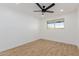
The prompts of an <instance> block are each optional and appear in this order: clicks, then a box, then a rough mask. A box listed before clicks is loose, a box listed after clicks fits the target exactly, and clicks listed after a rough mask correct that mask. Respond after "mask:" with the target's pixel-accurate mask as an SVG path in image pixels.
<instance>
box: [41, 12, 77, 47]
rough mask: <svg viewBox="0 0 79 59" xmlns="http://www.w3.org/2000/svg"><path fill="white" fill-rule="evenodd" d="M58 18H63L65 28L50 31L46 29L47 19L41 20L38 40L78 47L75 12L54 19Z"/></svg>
mask: <svg viewBox="0 0 79 59" xmlns="http://www.w3.org/2000/svg"><path fill="white" fill-rule="evenodd" d="M58 18H64V21H65V28H64V29H52V30H50V29H47V23H46V21H47V20H49V19H42V20H41V25H40V26H41V31H40V35H41V36H40V38H44V39H49V40H54V41H60V42H65V43H71V44H76V45H79V43H78V42H79V40H78V39H77V11H73V12H71V13H68V14H65V15H63V16H59V17H56V19H58ZM50 19H55V18H50Z"/></svg>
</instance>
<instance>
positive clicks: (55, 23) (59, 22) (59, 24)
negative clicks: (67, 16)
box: [47, 18, 64, 29]
mask: <svg viewBox="0 0 79 59" xmlns="http://www.w3.org/2000/svg"><path fill="white" fill-rule="evenodd" d="M47 27H48V29H55V28H64V18H61V19H55V20H48V21H47Z"/></svg>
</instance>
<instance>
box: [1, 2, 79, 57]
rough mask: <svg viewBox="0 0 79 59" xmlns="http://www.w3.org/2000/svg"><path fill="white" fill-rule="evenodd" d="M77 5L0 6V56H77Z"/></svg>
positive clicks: (34, 4)
mask: <svg viewBox="0 0 79 59" xmlns="http://www.w3.org/2000/svg"><path fill="white" fill-rule="evenodd" d="M78 30H79V3H0V56H79V36H78V35H79V33H78V32H79V31H78Z"/></svg>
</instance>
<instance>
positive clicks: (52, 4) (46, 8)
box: [46, 3, 55, 10]
mask: <svg viewBox="0 0 79 59" xmlns="http://www.w3.org/2000/svg"><path fill="white" fill-rule="evenodd" d="M54 5H55V3H52V4H51V5H50V6H48V7H47V8H46V10H48V9H49V8H51V7H53V6H54Z"/></svg>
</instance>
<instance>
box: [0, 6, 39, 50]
mask: <svg viewBox="0 0 79 59" xmlns="http://www.w3.org/2000/svg"><path fill="white" fill-rule="evenodd" d="M38 32H39V21H38V20H37V19H36V18H34V17H32V16H30V15H27V14H23V13H22V12H21V13H18V12H17V11H14V10H11V9H9V8H7V7H5V6H2V5H0V51H3V50H6V49H9V48H13V47H15V46H18V45H21V44H24V43H27V42H30V41H33V40H36V39H37V38H38Z"/></svg>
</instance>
